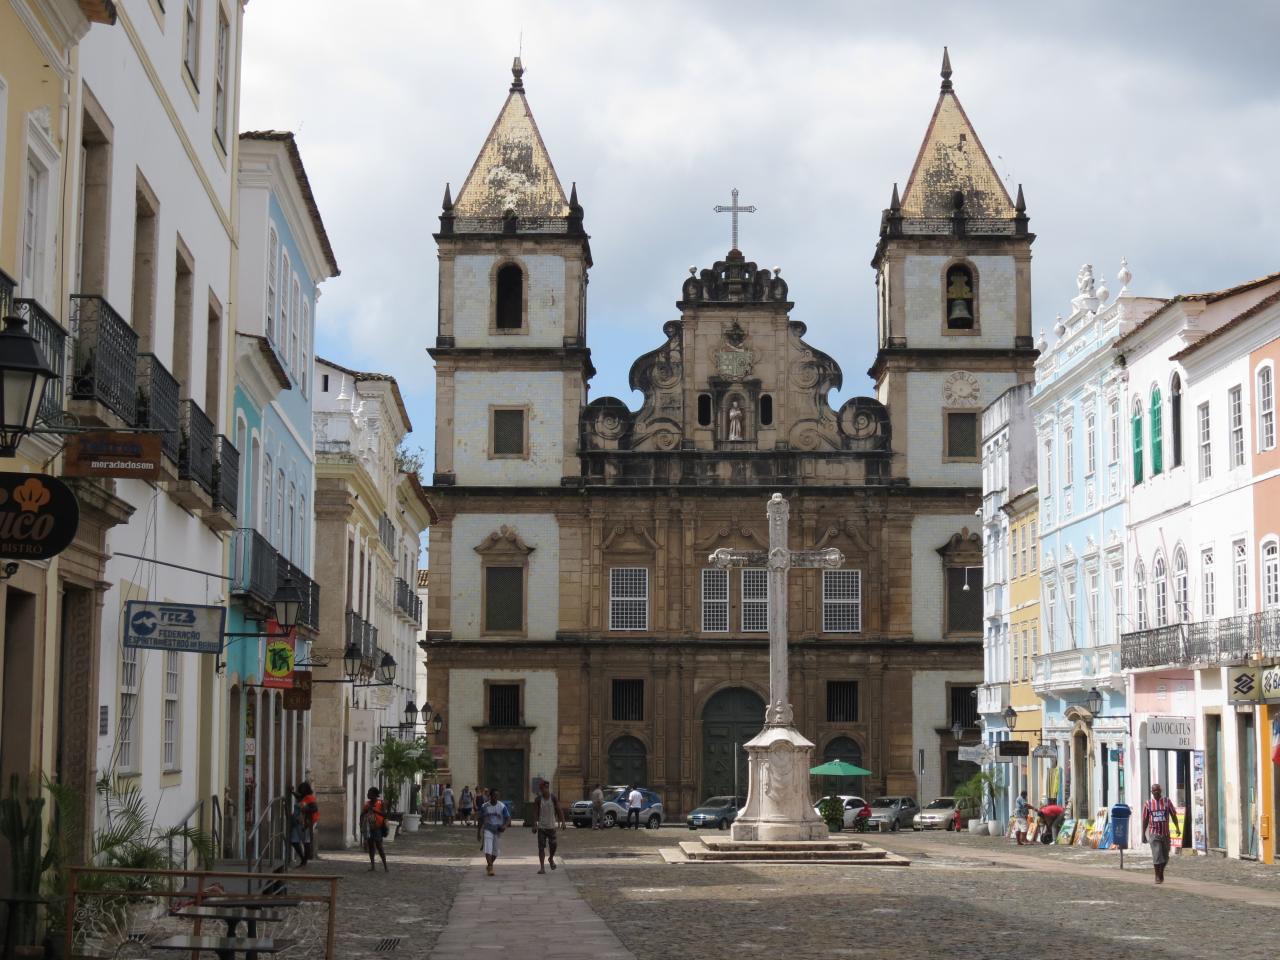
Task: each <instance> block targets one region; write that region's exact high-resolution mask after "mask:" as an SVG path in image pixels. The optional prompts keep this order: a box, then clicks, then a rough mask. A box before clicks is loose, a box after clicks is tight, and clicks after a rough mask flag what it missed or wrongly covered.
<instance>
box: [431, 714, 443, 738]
mask: <svg viewBox="0 0 1280 960" xmlns="http://www.w3.org/2000/svg"><path fill="white" fill-rule="evenodd" d="M431 729H432V730H434V731H435V732H436V733H439V732H440V731H441V730H443V729H444V717H442V716H440V714H438V713H437V714H436V718H435V719H434V720H432V721H431Z"/></svg>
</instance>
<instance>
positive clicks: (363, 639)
mask: <svg viewBox="0 0 1280 960" xmlns="http://www.w3.org/2000/svg"><path fill="white" fill-rule="evenodd" d="M346 637H347V645H348V646H350V645H351V644H355V646H356V649H357V650H359V651H360V672H361V674H362V675H363V676H366V677H371V676H373V671H374V670H375V669H377V666H378V660H376V659H375V655H376V651H377V648H378V628H377V627H375V626H374V625H373V624H371V623H369V622H368V621H366V620H365V619H364V618H363V617H361V616H360V614H358V613H356V612H355V611H354V610H348V611H347V617H346Z"/></svg>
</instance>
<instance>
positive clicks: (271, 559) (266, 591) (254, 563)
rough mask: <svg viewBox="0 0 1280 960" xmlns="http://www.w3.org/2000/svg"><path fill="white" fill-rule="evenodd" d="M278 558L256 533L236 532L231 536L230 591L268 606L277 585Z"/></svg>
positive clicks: (243, 530)
mask: <svg viewBox="0 0 1280 960" xmlns="http://www.w3.org/2000/svg"><path fill="white" fill-rule="evenodd" d="M279 557H280V555H279V554H278V553H276V549H275V547H273V546H271V544H270V543H269V542H268V540H267V538H266V537H264V536H263V535H262V534H260V533H259V532H258V531H257V530H250V529H246V528H241V529H239V530H236V531H235V533H233V534H232V537H231V592H232V593H233V594H235V595H239V596H249V597H252V598H253V599H255V600H257V601H258V602H259V603H271V602H272V600H274V599H275V595H276V586H277V584H278V583H279Z"/></svg>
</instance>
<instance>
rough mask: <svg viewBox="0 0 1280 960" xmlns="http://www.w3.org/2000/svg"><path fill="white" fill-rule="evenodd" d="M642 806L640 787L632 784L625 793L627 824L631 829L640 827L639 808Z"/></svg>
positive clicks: (642, 798) (642, 797)
mask: <svg viewBox="0 0 1280 960" xmlns="http://www.w3.org/2000/svg"><path fill="white" fill-rule="evenodd" d="M642 806H644V794H642V793H641V792H640V788H639V787H636V786H633V787H632V788H631V792H630V793H628V794H627V826H628V827H631V828H632V829H633V830H639V829H640V808H641V807H642Z"/></svg>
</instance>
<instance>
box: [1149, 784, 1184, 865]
mask: <svg viewBox="0 0 1280 960" xmlns="http://www.w3.org/2000/svg"><path fill="white" fill-rule="evenodd" d="M1171 823H1172V824H1173V825H1175V826H1176V825H1177V823H1178V808H1177V807H1175V806H1174V805H1173V801H1172V800H1170V799H1169V798H1168V797H1166V796H1165V795H1164V792H1163V791H1162V790H1161V789H1160V784H1158V783H1153V784H1152V785H1151V799H1150V800H1148V801H1147V802H1146V803H1144V804H1143V805H1142V839H1143V841H1145V842H1146V843H1149V844H1150V845H1151V865H1152V866H1153V867H1154V868H1155V871H1156V883H1164V868H1165V867H1166V866H1167V865H1168V863H1169V848H1170V846H1171V845H1172V843H1171V841H1170V838H1169V825H1170V824H1171Z"/></svg>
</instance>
